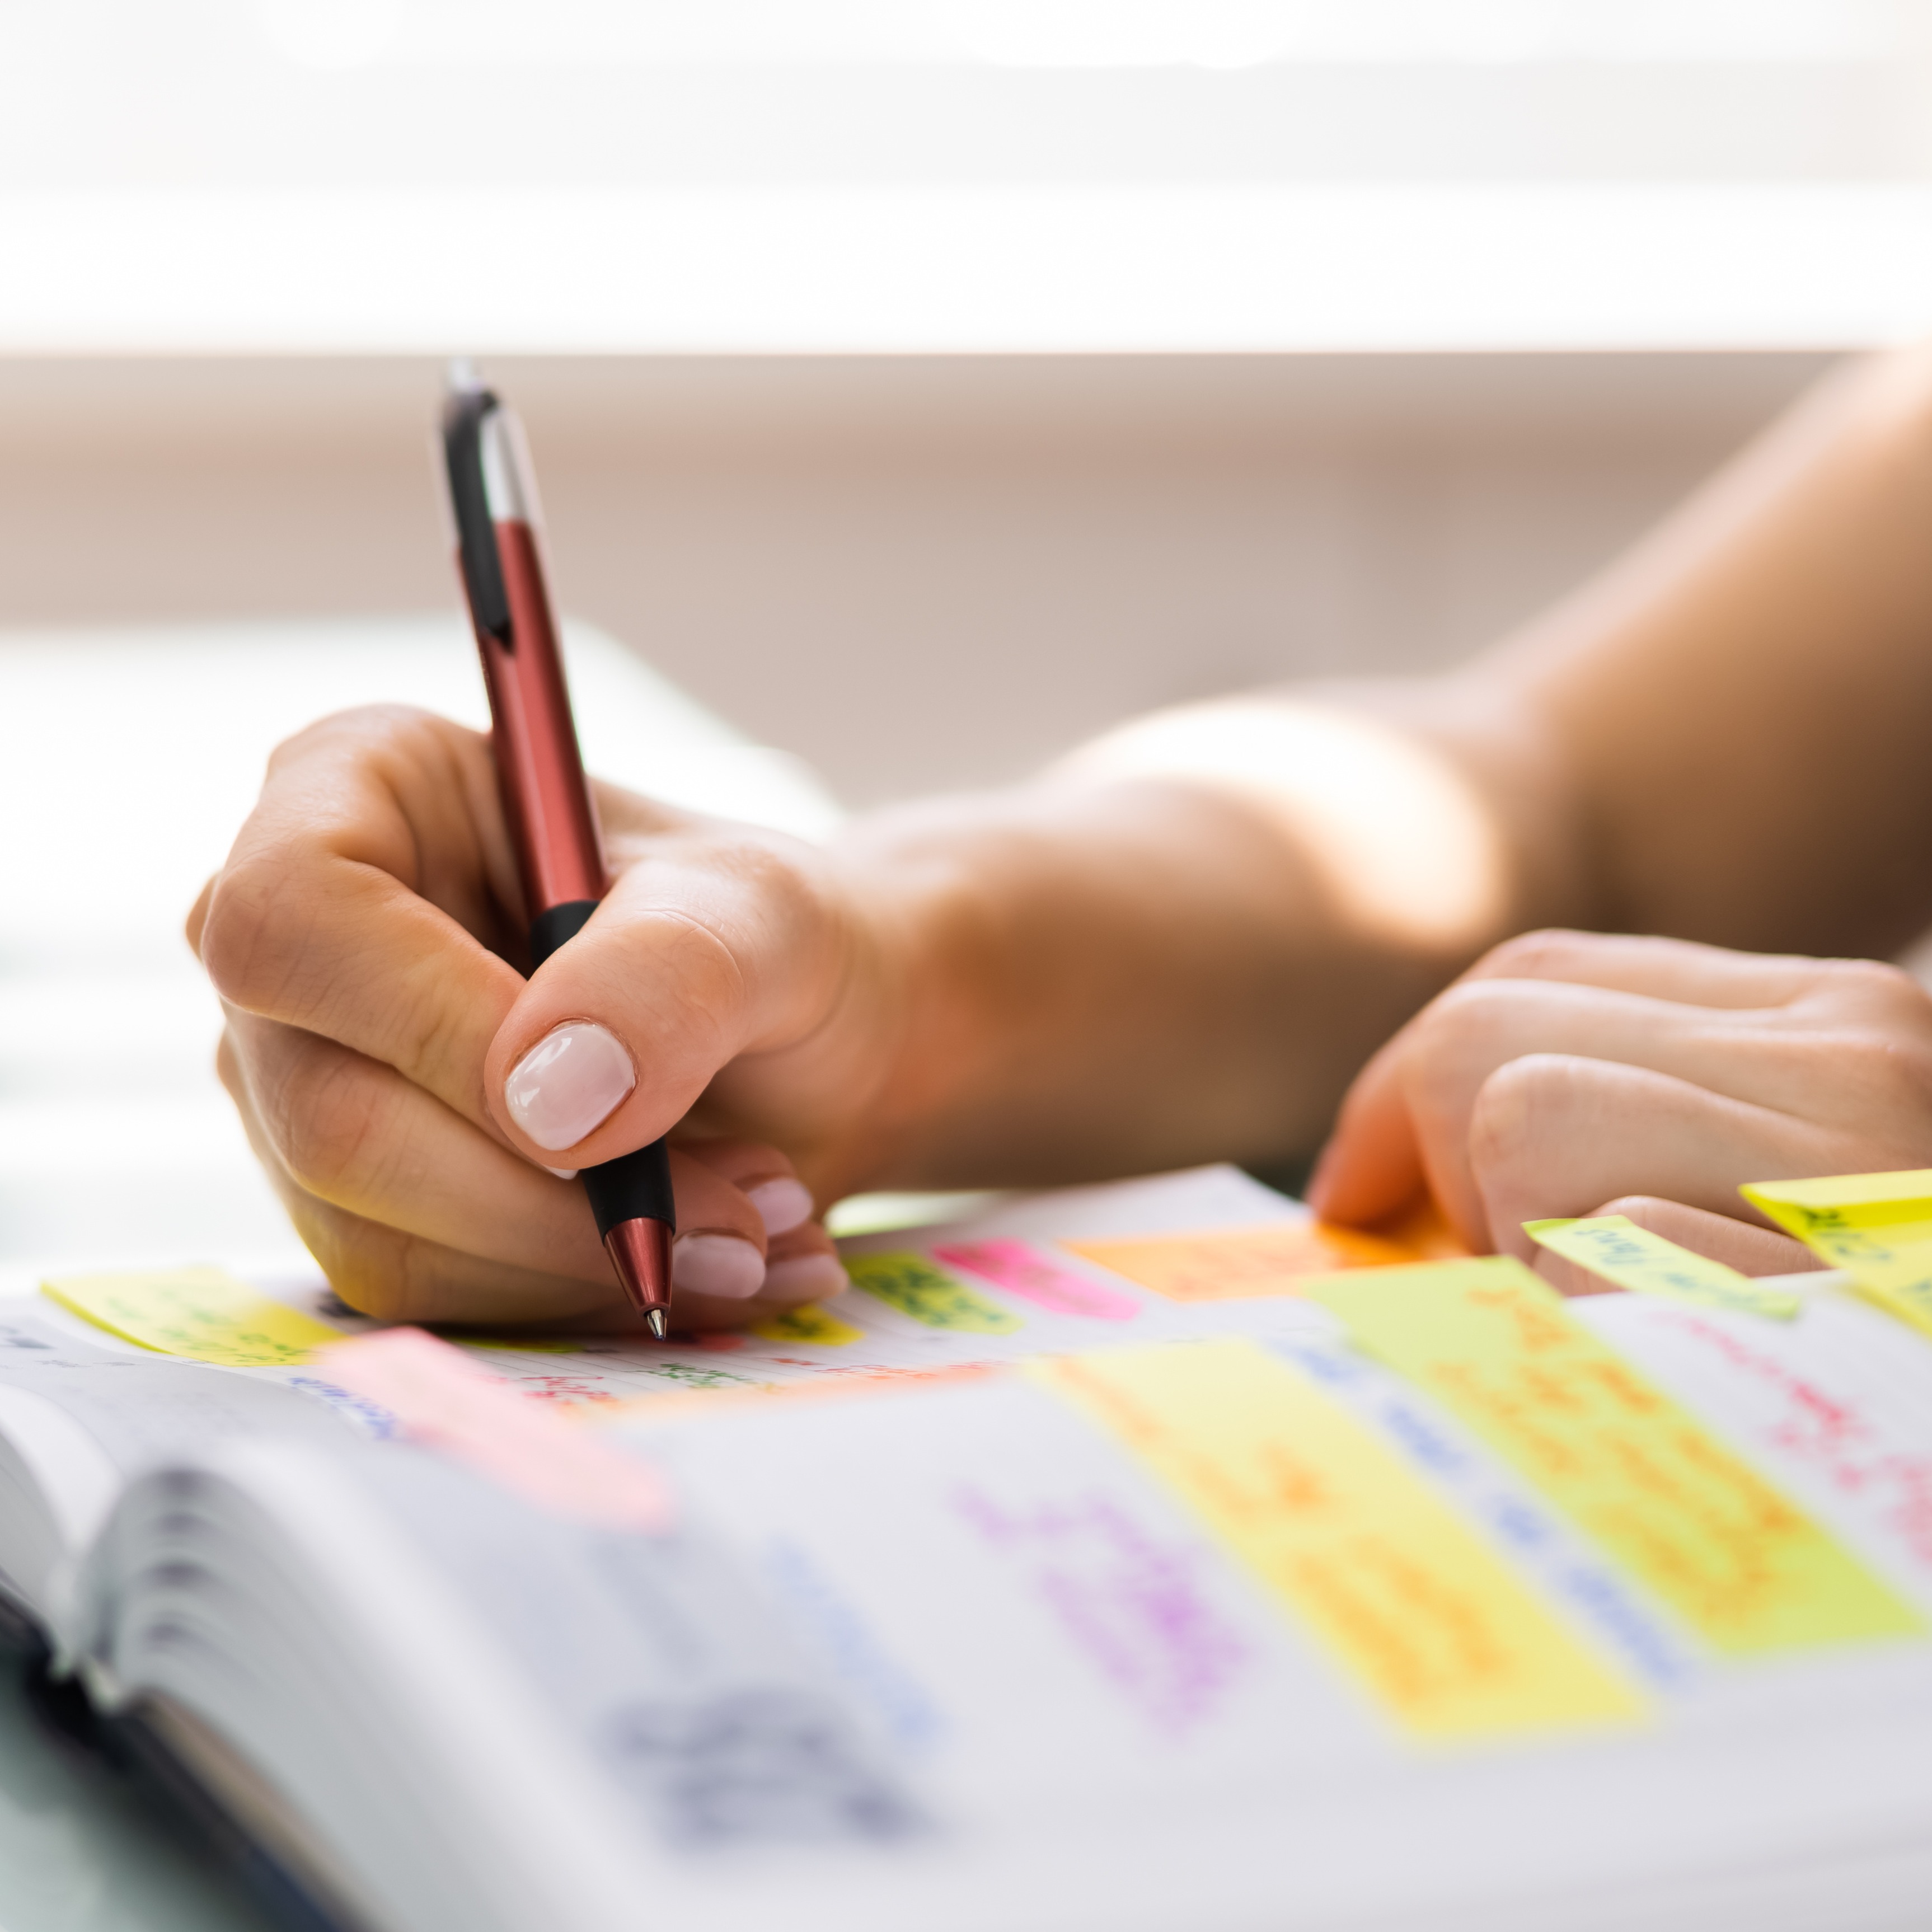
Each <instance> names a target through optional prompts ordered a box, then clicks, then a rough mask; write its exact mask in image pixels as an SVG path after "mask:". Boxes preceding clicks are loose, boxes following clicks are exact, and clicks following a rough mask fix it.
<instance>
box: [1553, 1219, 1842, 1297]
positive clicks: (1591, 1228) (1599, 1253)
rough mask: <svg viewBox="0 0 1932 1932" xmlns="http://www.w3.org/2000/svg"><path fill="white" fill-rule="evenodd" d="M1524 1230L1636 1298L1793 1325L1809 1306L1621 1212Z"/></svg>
mask: <svg viewBox="0 0 1932 1932" xmlns="http://www.w3.org/2000/svg"><path fill="white" fill-rule="evenodd" d="M1523 1232H1524V1233H1525V1234H1526V1235H1529V1237H1530V1238H1532V1240H1533V1241H1537V1242H1538V1243H1540V1244H1541V1245H1542V1246H1543V1247H1546V1248H1547V1249H1548V1250H1550V1253H1552V1254H1556V1255H1561V1256H1562V1257H1563V1259H1565V1261H1570V1262H1575V1263H1576V1264H1577V1266H1578V1267H1579V1268H1588V1269H1589V1271H1590V1272H1591V1273H1592V1274H1600V1275H1601V1276H1602V1277H1604V1280H1606V1281H1609V1282H1614V1283H1616V1286H1618V1287H1619V1288H1624V1289H1629V1290H1630V1292H1631V1293H1632V1294H1633V1295H1656V1296H1658V1297H1659V1298H1661V1300H1664V1301H1682V1302H1687V1303H1688V1304H1691V1306H1692V1307H1697V1308H1721V1309H1723V1310H1725V1311H1726V1313H1729V1314H1733V1315H1756V1316H1763V1317H1766V1318H1768V1319H1770V1320H1772V1321H1774V1322H1789V1321H1790V1319H1791V1318H1792V1317H1793V1316H1794V1315H1796V1313H1798V1311H1799V1309H1800V1308H1801V1307H1803V1305H1804V1298H1803V1297H1802V1296H1801V1295H1794V1294H1793V1293H1792V1292H1791V1291H1790V1289H1775V1288H1760V1287H1759V1286H1758V1285H1757V1283H1756V1282H1754V1281H1753V1280H1751V1277H1750V1276H1749V1275H1747V1274H1739V1272H1738V1271H1737V1270H1736V1268H1727V1267H1725V1265H1724V1263H1723V1262H1714V1261H1712V1260H1711V1259H1709V1257H1708V1256H1704V1255H1694V1254H1693V1253H1691V1250H1689V1249H1688V1248H1680V1247H1679V1246H1678V1245H1677V1244H1676V1242H1675V1241H1666V1240H1665V1239H1664V1237H1663V1236H1662V1235H1653V1234H1652V1232H1650V1230H1649V1229H1648V1228H1640V1227H1639V1226H1637V1223H1635V1222H1634V1221H1632V1220H1628V1219H1627V1218H1626V1217H1625V1216H1623V1215H1622V1214H1595V1215H1592V1216H1591V1217H1589V1219H1587V1220H1580V1221H1526V1222H1524V1223H1523Z"/></svg>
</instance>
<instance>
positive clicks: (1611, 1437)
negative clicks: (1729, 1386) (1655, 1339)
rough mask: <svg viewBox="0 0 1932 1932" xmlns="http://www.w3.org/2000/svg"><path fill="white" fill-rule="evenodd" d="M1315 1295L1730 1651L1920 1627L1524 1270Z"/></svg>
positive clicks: (1349, 1278)
mask: <svg viewBox="0 0 1932 1932" xmlns="http://www.w3.org/2000/svg"><path fill="white" fill-rule="evenodd" d="M1309 1292H1310V1295H1312V1296H1313V1298H1315V1299H1316V1300H1318V1301H1321V1302H1322V1303H1324V1304H1325V1305H1326V1306H1327V1307H1330V1308H1331V1309H1333V1310H1334V1312H1335V1313H1337V1315H1339V1316H1340V1317H1341V1318H1342V1319H1343V1321H1344V1322H1346V1323H1347V1324H1348V1325H1349V1329H1350V1331H1352V1334H1354V1335H1355V1338H1356V1340H1358V1342H1359V1343H1361V1345H1362V1346H1364V1347H1365V1348H1366V1349H1368V1350H1369V1351H1370V1352H1371V1353H1372V1354H1373V1355H1378V1356H1379V1357H1380V1358H1382V1360H1383V1361H1385V1362H1387V1363H1388V1364H1389V1365H1390V1366H1391V1367H1393V1368H1394V1370H1397V1373H1399V1374H1401V1375H1403V1376H1406V1378H1407V1379H1409V1380H1410V1381H1412V1382H1415V1384H1417V1385H1418V1386H1419V1387H1421V1388H1423V1389H1425V1390H1426V1391H1428V1393H1429V1394H1430V1395H1432V1396H1433V1397H1436V1399H1437V1400H1439V1401H1440V1402H1441V1403H1442V1404H1443V1405H1444V1406H1445V1408H1447V1409H1450V1410H1451V1411H1452V1412H1454V1414H1455V1415H1457V1417H1458V1418H1460V1420H1461V1421H1463V1423H1464V1424H1466V1426H1467V1427H1469V1429H1471V1430H1472V1431H1474V1433H1475V1434H1477V1435H1478V1436H1481V1438H1482V1439H1483V1440H1484V1442H1487V1443H1488V1444H1489V1445H1490V1447H1491V1448H1493V1449H1494V1450H1495V1451H1497V1452H1498V1453H1499V1454H1500V1455H1502V1457H1504V1458H1505V1460H1508V1462H1509V1463H1512V1464H1513V1465H1514V1466H1515V1467H1516V1468H1517V1469H1519V1470H1520V1471H1521V1472H1522V1473H1523V1475H1525V1476H1526V1477H1527V1478H1529V1480H1530V1481H1532V1483H1534V1484H1535V1485H1536V1487H1538V1489H1539V1490H1541V1491H1542V1493H1544V1496H1547V1498H1548V1499H1550V1502H1552V1503H1553V1504H1554V1505H1556V1507H1557V1508H1558V1509H1559V1510H1560V1511H1562V1512H1563V1514H1565V1515H1566V1516H1568V1517H1569V1518H1570V1519H1571V1520H1572V1521H1573V1522H1574V1523H1576V1524H1577V1526H1578V1527H1579V1528H1580V1529H1582V1530H1583V1531H1584V1532H1586V1534H1587V1535H1589V1536H1590V1537H1591V1538H1593V1539H1594V1540H1595V1541H1596V1542H1597V1543H1598V1544H1599V1545H1600V1546H1601V1547H1602V1549H1603V1550H1604V1551H1605V1552H1606V1553H1607V1555H1609V1556H1610V1558H1611V1559H1612V1560H1613V1561H1614V1562H1616V1563H1617V1564H1618V1565H1619V1566H1620V1567H1621V1568H1623V1569H1624V1570H1625V1571H1627V1572H1628V1574H1630V1575H1631V1576H1633V1577H1636V1578H1637V1579H1639V1580H1640V1581H1641V1582H1643V1583H1645V1584H1646V1585H1647V1586H1649V1589H1651V1590H1652V1592H1655V1594H1656V1595H1658V1597H1660V1598H1662V1599H1663V1600H1664V1601H1665V1602H1666V1603H1667V1604H1670V1605H1671V1607H1673V1609H1674V1610H1676V1611H1677V1613H1679V1615H1680V1616H1682V1618H1683V1619H1685V1621H1686V1622H1688V1624H1690V1625H1691V1627H1692V1628H1694V1629H1695V1630H1697V1631H1698V1632H1700V1634H1702V1635H1703V1637H1704V1638H1705V1639H1706V1641H1708V1642H1709V1643H1710V1644H1711V1645H1712V1646H1713V1647H1714V1648H1715V1649H1717V1650H1718V1651H1719V1652H1723V1653H1724V1654H1725V1655H1730V1656H1736V1657H1743V1656H1750V1655H1757V1654H1760V1653H1765V1652H1778V1651H1787V1650H1796V1649H1804V1648H1806V1647H1808V1646H1812V1645H1817V1644H1829V1643H1849V1642H1852V1641H1855V1640H1861V1639H1864V1638H1870V1637H1894V1636H1902V1635H1904V1634H1908V1633H1910V1632H1915V1631H1919V1630H1921V1628H1923V1624H1922V1620H1921V1619H1920V1618H1919V1616H1918V1614H1917V1613H1915V1611H1914V1610H1912V1609H1911V1608H1910V1607H1909V1606H1908V1605H1907V1604H1905V1603H1904V1602H1903V1601H1902V1600H1901V1599H1900V1598H1898V1597H1897V1596H1895V1595H1894V1594H1893V1593H1892V1592H1891V1590H1890V1589H1888V1588H1887V1587H1886V1586H1885V1585H1884V1584H1883V1583H1881V1582H1880V1581H1879V1580H1878V1579H1877V1578H1876V1577H1874V1576H1873V1574H1871V1573H1870V1571H1868V1570H1867V1569H1866V1568H1864V1565H1862V1564H1861V1563H1860V1562H1858V1561H1857V1559H1855V1558H1854V1557H1853V1556H1851V1555H1850V1554H1849V1553H1848V1552H1847V1551H1846V1550H1844V1549H1843V1548H1842V1547H1841V1546H1840V1545H1839V1544H1838V1543H1837V1542H1835V1541H1834V1540H1833V1539H1832V1537H1831V1536H1829V1535H1828V1534H1827V1533H1826V1532H1825V1531H1824V1530H1823V1529H1821V1528H1820V1526H1818V1525H1817V1524H1816V1523H1814V1522H1812V1520H1811V1519H1810V1518H1809V1517H1807V1516H1806V1515H1805V1514H1804V1513H1803V1512H1802V1511H1800V1510H1799V1508H1797V1507H1796V1505H1793V1503H1791V1502H1790V1501H1788V1500H1787V1499H1786V1498H1785V1497H1784V1496H1783V1495H1782V1494H1781V1493H1780V1492H1779V1491H1778V1490H1776V1489H1775V1488H1774V1487H1772V1485H1771V1484H1769V1483H1768V1482H1766V1481H1765V1480H1764V1479H1763V1478H1762V1477H1761V1476H1760V1475H1758V1474H1757V1472H1756V1471H1754V1469H1751V1468H1750V1467H1749V1466H1748V1465H1747V1464H1746V1463H1744V1462H1742V1461H1741V1460H1739V1458H1738V1457H1736V1456H1735V1455H1733V1454H1732V1453H1731V1452H1730V1451H1729V1450H1728V1449H1727V1448H1724V1446H1723V1445H1722V1444H1721V1443H1720V1442H1718V1441H1717V1440H1716V1439H1715V1438H1713V1437H1712V1436H1710V1435H1709V1433H1707V1432H1706V1430H1705V1429H1704V1428H1703V1426H1702V1425H1701V1424H1700V1423H1698V1422H1697V1421H1696V1419H1695V1418H1693V1417H1692V1416H1691V1415H1688V1413H1686V1412H1685V1411H1684V1410H1683V1409H1680V1408H1679V1407H1678V1406H1677V1405H1676V1403H1673V1401H1671V1400H1670V1398H1669V1397H1667V1396H1666V1395H1665V1394H1664V1393H1663V1392H1662V1391H1661V1390H1660V1389H1658V1388H1656V1387H1655V1385H1652V1383H1651V1382H1648V1381H1646V1379H1645V1378H1644V1377H1643V1376H1641V1375H1640V1374H1639V1373H1637V1371H1636V1370H1634V1368H1632V1367H1631V1366H1630V1365H1629V1364H1628V1363H1627V1362H1625V1361H1624V1359H1623V1358H1622V1356H1620V1355H1618V1354H1617V1353H1616V1352H1615V1351H1614V1350H1613V1349H1611V1348H1610V1346H1608V1345H1607V1343H1604V1342H1601V1341H1600V1340H1598V1338H1597V1337H1596V1336H1595V1335H1594V1334H1592V1332H1591V1331H1589V1329H1588V1328H1585V1327H1584V1326H1583V1324H1582V1323H1581V1322H1577V1321H1576V1320H1574V1319H1573V1318H1572V1317H1571V1316H1570V1315H1569V1314H1568V1313H1567V1312H1566V1311H1565V1307H1564V1304H1563V1298H1562V1296H1561V1295H1558V1294H1557V1293H1556V1291H1555V1290H1554V1289H1552V1288H1550V1286H1548V1285H1547V1283H1544V1282H1542V1281H1541V1280H1538V1278H1537V1277H1536V1276H1535V1275H1534V1274H1532V1273H1531V1272H1530V1271H1529V1269H1528V1268H1525V1267H1524V1266H1523V1264H1522V1263H1521V1262H1517V1261H1513V1260H1510V1259H1507V1258H1505V1257H1501V1256H1493V1257H1491V1258H1490V1259H1487V1260H1484V1261H1467V1262H1442V1263H1439V1264H1437V1265H1431V1266H1426V1267H1421V1268H1388V1269H1385V1270H1383V1271H1381V1272H1380V1273H1379V1274H1374V1275H1334V1276H1331V1277H1330V1278H1329V1279H1328V1280H1326V1281H1324V1282H1321V1283H1315V1284H1313V1285H1311V1286H1310V1290H1309Z"/></svg>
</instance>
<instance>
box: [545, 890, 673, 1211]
mask: <svg viewBox="0 0 1932 1932" xmlns="http://www.w3.org/2000/svg"><path fill="white" fill-rule="evenodd" d="M595 910H597V901H595V899H570V900H567V901H565V903H564V904H562V905H553V906H551V907H549V908H548V909H547V910H545V911H543V912H541V913H538V915H537V916H536V919H535V922H533V923H532V926H531V927H530V970H531V971H532V972H534V971H535V970H536V968H538V967H539V966H541V965H542V964H543V963H544V961H545V960H546V959H548V958H549V957H550V955H551V954H552V953H554V952H556V950H557V948H558V947H560V946H563V945H565V944H568V942H569V941H571V940H573V939H574V938H576V937H577V935H578V934H579V933H580V932H582V931H583V929H584V927H585V926H586V925H587V924H588V923H589V919H590V915H591V914H592V913H593V912H595ZM580 1178H581V1180H582V1181H583V1191H584V1193H586V1194H587V1195H589V1197H590V1211H591V1213H592V1214H594V1215H595V1216H596V1217H597V1232H598V1235H599V1236H600V1237H601V1236H603V1235H607V1234H609V1233H610V1230H611V1229H613V1228H615V1227H617V1226H620V1225H621V1224H622V1223H624V1222H625V1221H637V1220H652V1221H661V1222H662V1223H664V1226H666V1227H667V1228H675V1227H676V1226H677V1204H676V1201H675V1200H674V1199H673V1197H672V1195H671V1190H670V1154H669V1151H667V1148H666V1147H665V1145H664V1142H662V1141H653V1142H652V1143H651V1144H650V1145H649V1147H641V1148H638V1149H637V1151H636V1152H635V1153H634V1154H619V1156H618V1157H617V1158H616V1160H607V1161H605V1162H604V1163H603V1165H602V1166H599V1167H586V1168H585V1169H583V1173H582V1175H581V1176H580Z"/></svg>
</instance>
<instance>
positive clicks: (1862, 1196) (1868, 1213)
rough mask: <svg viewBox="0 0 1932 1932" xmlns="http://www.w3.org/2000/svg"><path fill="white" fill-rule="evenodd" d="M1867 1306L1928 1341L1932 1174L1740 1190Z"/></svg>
mask: <svg viewBox="0 0 1932 1932" xmlns="http://www.w3.org/2000/svg"><path fill="white" fill-rule="evenodd" d="M1739 1191H1740V1192H1741V1193H1742V1194H1743V1196H1744V1197H1745V1199H1746V1200H1747V1201H1748V1202H1751V1205H1753V1206H1754V1207H1755V1208H1762V1209H1763V1211H1764V1212H1765V1213H1766V1214H1768V1215H1769V1216H1770V1217H1771V1218H1772V1220H1774V1221H1775V1222H1776V1223H1778V1226H1780V1227H1781V1228H1782V1229H1784V1231H1785V1232H1786V1233H1787V1234H1790V1235H1796V1236H1797V1237H1798V1238H1799V1240H1800V1241H1802V1242H1803V1243H1804V1244H1805V1246H1806V1247H1808V1248H1809V1249H1810V1250H1811V1252H1812V1253H1814V1255H1816V1256H1818V1257H1819V1259H1820V1260H1822V1261H1825V1262H1829V1264H1830V1265H1832V1267H1833V1268H1843V1270H1844V1271H1845V1272H1846V1274H1849V1276H1850V1277H1851V1278H1852V1283H1853V1285H1854V1286H1855V1287H1856V1288H1857V1289H1858V1292H1859V1293H1860V1294H1861V1295H1863V1296H1864V1298H1865V1299H1866V1300H1867V1301H1870V1302H1873V1303H1875V1304H1876V1305H1877V1306H1878V1307H1880V1308H1882V1309H1884V1310H1885V1312H1886V1313H1888V1314H1889V1315H1892V1316H1896V1317H1897V1319H1898V1320H1900V1321H1901V1322H1906V1323H1907V1324H1908V1325H1909V1326H1911V1327H1912V1328H1916V1329H1918V1331H1920V1332H1921V1334H1927V1335H1932V1170H1928V1169H1917V1170H1915V1171H1911V1172H1906V1173H1903V1174H1843V1175H1830V1176H1828V1177H1827V1178H1824V1179H1823V1180H1818V1181H1756V1182H1754V1183H1753V1184H1751V1186H1750V1187H1745V1188H1743V1189H1741V1190H1739Z"/></svg>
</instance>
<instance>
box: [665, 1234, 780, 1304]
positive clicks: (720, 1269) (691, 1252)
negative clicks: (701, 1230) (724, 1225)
mask: <svg viewBox="0 0 1932 1932" xmlns="http://www.w3.org/2000/svg"><path fill="white" fill-rule="evenodd" d="M670 1280H671V1286H673V1288H679V1289H682V1290H683V1291H684V1292H685V1294H686V1295H716V1296H717V1297H718V1299H719V1300H720V1301H749V1300H750V1299H751V1297H752V1296H753V1295H756V1294H757V1292H758V1290H759V1289H761V1288H762V1287H763V1286H764V1285H765V1258H764V1256H763V1255H761V1254H760V1253H759V1252H758V1251H757V1249H756V1248H754V1247H752V1245H751V1243H750V1242H749V1241H745V1240H744V1239H743V1238H742V1237H740V1236H739V1235H679V1236H678V1238H677V1239H676V1241H674V1242H673V1243H672V1244H671V1250H670Z"/></svg>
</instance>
